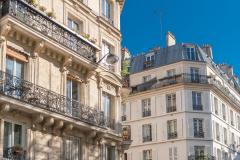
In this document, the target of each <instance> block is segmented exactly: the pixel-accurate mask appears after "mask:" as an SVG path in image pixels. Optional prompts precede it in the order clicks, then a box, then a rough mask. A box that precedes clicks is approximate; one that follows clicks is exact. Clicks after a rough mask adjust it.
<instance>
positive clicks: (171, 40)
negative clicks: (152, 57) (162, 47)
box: [166, 31, 176, 47]
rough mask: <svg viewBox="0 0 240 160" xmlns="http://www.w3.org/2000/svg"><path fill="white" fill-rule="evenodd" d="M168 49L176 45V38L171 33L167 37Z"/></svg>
mask: <svg viewBox="0 0 240 160" xmlns="http://www.w3.org/2000/svg"><path fill="white" fill-rule="evenodd" d="M166 42H167V47H170V46H173V45H175V44H176V38H175V36H174V35H173V34H172V33H171V32H169V31H168V32H167V36H166Z"/></svg>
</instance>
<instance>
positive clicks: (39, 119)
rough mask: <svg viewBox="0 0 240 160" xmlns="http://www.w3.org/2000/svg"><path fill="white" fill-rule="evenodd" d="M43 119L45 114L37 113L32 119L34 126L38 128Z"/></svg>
mask: <svg viewBox="0 0 240 160" xmlns="http://www.w3.org/2000/svg"><path fill="white" fill-rule="evenodd" d="M43 120H44V116H43V115H42V114H37V115H35V116H34V117H33V120H32V128H33V129H36V128H37V125H38V124H40V123H42V122H43Z"/></svg>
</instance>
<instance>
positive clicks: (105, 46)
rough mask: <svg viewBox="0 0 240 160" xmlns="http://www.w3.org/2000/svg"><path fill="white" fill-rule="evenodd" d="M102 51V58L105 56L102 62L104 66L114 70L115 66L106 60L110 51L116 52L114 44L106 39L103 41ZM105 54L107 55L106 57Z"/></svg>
mask: <svg viewBox="0 0 240 160" xmlns="http://www.w3.org/2000/svg"><path fill="white" fill-rule="evenodd" d="M101 52H102V53H101V54H102V55H101V56H102V58H104V59H103V60H102V64H103V66H105V67H106V68H108V69H109V70H113V69H114V68H113V65H111V64H108V63H107V62H106V58H107V56H106V55H108V54H109V53H112V54H113V52H114V47H113V46H112V45H110V44H109V43H107V42H105V41H102V51H101ZM104 56H105V57H104Z"/></svg>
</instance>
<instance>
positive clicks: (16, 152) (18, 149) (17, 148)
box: [11, 145, 24, 156]
mask: <svg viewBox="0 0 240 160" xmlns="http://www.w3.org/2000/svg"><path fill="white" fill-rule="evenodd" d="M11 150H12V154H13V155H15V156H22V155H23V154H24V150H23V148H22V147H21V146H20V145H15V146H12V147H11Z"/></svg>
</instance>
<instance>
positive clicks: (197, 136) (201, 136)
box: [194, 131, 204, 138]
mask: <svg viewBox="0 0 240 160" xmlns="http://www.w3.org/2000/svg"><path fill="white" fill-rule="evenodd" d="M194 137H195V138H204V132H203V131H197V132H194Z"/></svg>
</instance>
